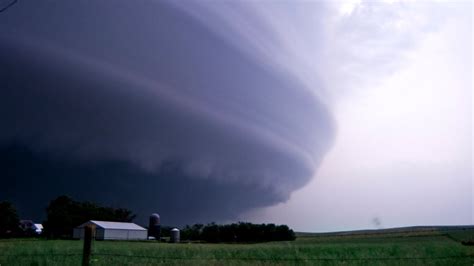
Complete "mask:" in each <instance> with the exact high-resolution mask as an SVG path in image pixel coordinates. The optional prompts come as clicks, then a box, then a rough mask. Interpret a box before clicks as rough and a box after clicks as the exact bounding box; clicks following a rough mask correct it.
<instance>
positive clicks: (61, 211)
mask: <svg viewBox="0 0 474 266" xmlns="http://www.w3.org/2000/svg"><path fill="white" fill-rule="evenodd" d="M46 214H47V220H46V221H45V222H44V228H45V232H44V233H45V235H46V236H48V237H52V238H69V237H71V234H72V230H73V228H74V227H76V226H78V225H81V224H83V223H85V222H87V221H89V220H100V221H113V222H131V221H132V220H133V219H134V218H135V215H134V214H132V212H131V211H130V210H127V209H123V208H118V209H115V208H110V207H102V206H99V205H97V204H95V203H92V202H88V201H85V202H78V201H75V200H73V199H71V198H70V197H68V196H60V197H58V198H56V199H54V200H52V201H51V202H50V203H49V205H48V207H47V208H46Z"/></svg>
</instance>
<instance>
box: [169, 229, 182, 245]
mask: <svg viewBox="0 0 474 266" xmlns="http://www.w3.org/2000/svg"><path fill="white" fill-rule="evenodd" d="M179 238H180V234H179V229H178V228H173V229H171V235H170V242H171V243H179Z"/></svg>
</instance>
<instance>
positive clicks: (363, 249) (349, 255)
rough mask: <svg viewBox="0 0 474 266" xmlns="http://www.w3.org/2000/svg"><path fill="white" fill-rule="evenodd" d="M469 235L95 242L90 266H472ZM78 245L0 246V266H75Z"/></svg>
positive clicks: (30, 242)
mask: <svg viewBox="0 0 474 266" xmlns="http://www.w3.org/2000/svg"><path fill="white" fill-rule="evenodd" d="M472 237H474V230H462V231H450V232H440V231H427V232H421V231H420V232H416V231H413V232H403V233H390V234H370V235H360V234H359V235H346V236H338V235H321V234H300V235H299V237H298V238H297V240H296V241H291V242H270V243H261V244H200V243H180V244H169V243H156V242H151V241H150V242H127V241H95V242H94V243H93V255H92V261H91V265H156V264H160V263H161V264H166V265H183V264H184V265H249V264H251V265H295V264H298V265H300V264H306V265H473V264H474V246H464V245H462V244H461V243H460V241H462V240H466V239H470V238H472ZM82 244H83V242H82V241H79V240H33V239H24V240H22V239H13V240H0V265H1V266H4V265H80V264H81V259H82Z"/></svg>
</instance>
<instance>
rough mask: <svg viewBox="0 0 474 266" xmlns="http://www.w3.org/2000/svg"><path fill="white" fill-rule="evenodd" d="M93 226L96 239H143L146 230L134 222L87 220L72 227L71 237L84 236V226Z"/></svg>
mask: <svg viewBox="0 0 474 266" xmlns="http://www.w3.org/2000/svg"><path fill="white" fill-rule="evenodd" d="M88 225H94V226H95V239H97V240H145V239H147V234H148V232H147V230H146V229H145V228H143V227H141V226H139V225H137V224H134V223H121V222H106V221H94V220H91V221H88V222H86V223H83V224H81V225H79V226H78V227H76V228H74V231H73V238H75V239H82V238H84V227H86V226H88Z"/></svg>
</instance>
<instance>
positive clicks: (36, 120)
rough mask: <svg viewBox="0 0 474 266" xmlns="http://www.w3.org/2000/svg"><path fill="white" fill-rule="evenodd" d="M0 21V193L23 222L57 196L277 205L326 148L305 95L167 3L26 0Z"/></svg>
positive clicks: (147, 208) (195, 216)
mask: <svg viewBox="0 0 474 266" xmlns="http://www.w3.org/2000/svg"><path fill="white" fill-rule="evenodd" d="M53 3H54V4H53ZM0 29H1V30H2V32H4V33H5V34H2V36H0V58H2V60H1V62H0V80H1V90H0V121H1V122H0V158H1V160H0V166H1V167H0V176H1V178H2V184H4V185H2V186H1V187H0V199H1V200H3V199H7V200H12V201H14V202H15V203H16V204H17V206H18V207H19V209H20V211H21V213H22V214H23V215H25V216H33V218H38V217H41V213H42V212H43V208H44V207H45V206H46V204H47V202H48V200H51V199H52V198H54V197H56V196H58V195H61V194H68V195H71V196H73V197H75V198H78V199H87V200H95V201H99V202H101V203H103V204H107V205H112V206H121V207H128V208H131V209H132V210H134V211H135V212H137V213H138V214H139V217H141V220H142V221H143V220H144V219H145V218H146V216H147V215H148V214H149V213H151V212H159V213H160V214H161V215H162V217H163V222H164V223H180V224H183V223H190V222H198V221H200V222H209V221H213V220H225V219H233V218H235V217H236V216H237V215H238V214H239V213H241V212H242V211H245V210H248V209H251V208H256V207H263V206H270V205H273V204H276V203H278V202H282V201H285V200H287V199H288V197H289V195H290V193H291V192H292V191H294V190H296V189H298V188H300V187H302V186H304V185H305V184H306V183H307V182H308V181H309V180H310V178H311V177H312V176H313V174H314V173H315V171H316V170H317V167H318V165H319V163H320V161H321V160H322V158H323V156H324V154H325V152H326V151H327V150H328V149H329V147H330V143H331V141H332V138H333V134H334V127H333V122H332V119H331V115H330V113H329V111H328V109H327V107H326V106H325V105H324V104H323V102H322V101H321V100H320V99H318V98H317V97H316V96H315V93H314V92H313V91H310V90H308V89H307V88H306V87H305V86H303V85H302V84H301V83H300V82H299V81H298V80H297V79H295V78H294V77H293V76H292V75H290V74H285V73H284V72H281V71H276V70H274V69H271V68H268V67H265V65H264V62H262V60H260V58H254V57H252V56H251V55H250V54H248V53H244V52H242V50H240V49H237V48H236V47H235V45H232V44H230V43H229V41H228V40H226V39H224V38H222V37H221V36H219V35H218V34H216V33H215V31H212V30H210V29H209V27H206V26H205V25H203V24H201V23H200V22H199V20H196V19H195V18H194V17H193V16H190V15H189V14H188V13H187V12H183V11H182V10H180V9H179V8H176V7H175V6H172V5H170V4H169V3H167V2H164V1H160V2H158V3H157V2H153V3H151V2H138V3H131V2H130V1H113V3H112V1H100V2H89V1H87V2H86V1H79V2H74V1H61V2H57V1H54V2H53V1H50V2H48V1H47V2H43V3H37V2H35V1H31V2H28V1H25V2H24V3H22V5H18V6H15V8H12V9H10V10H8V12H5V13H4V14H2V15H1V16H0ZM243 45H245V44H243ZM314 89H315V88H312V90H314ZM316 89H317V88H316Z"/></svg>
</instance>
